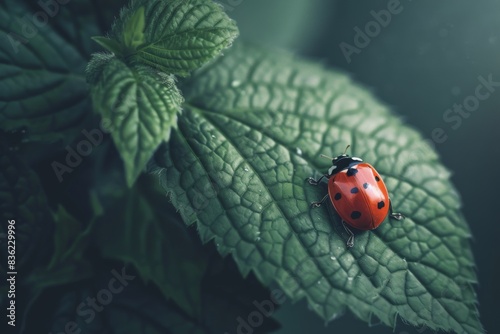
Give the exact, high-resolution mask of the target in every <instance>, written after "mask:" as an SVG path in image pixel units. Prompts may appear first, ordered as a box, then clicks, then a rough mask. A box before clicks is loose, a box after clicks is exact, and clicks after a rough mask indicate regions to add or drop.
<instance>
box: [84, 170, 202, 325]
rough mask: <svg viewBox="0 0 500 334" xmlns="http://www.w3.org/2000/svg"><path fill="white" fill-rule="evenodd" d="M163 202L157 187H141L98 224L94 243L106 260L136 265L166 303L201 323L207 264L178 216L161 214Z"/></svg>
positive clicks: (139, 184) (130, 193)
mask: <svg viewBox="0 0 500 334" xmlns="http://www.w3.org/2000/svg"><path fill="white" fill-rule="evenodd" d="M146 185H148V186H150V188H151V189H148V188H146ZM164 198H165V195H164V193H163V191H162V190H161V191H160V190H155V189H154V183H152V182H149V183H148V182H147V180H146V179H143V180H142V181H138V183H137V184H136V187H134V188H133V189H131V190H129V191H128V192H126V193H125V194H124V195H123V196H122V198H121V199H120V200H118V201H117V202H116V203H115V205H113V206H111V207H110V208H108V209H107V213H106V214H105V215H104V216H102V217H100V218H99V219H98V222H97V223H96V229H95V231H94V235H95V237H94V238H95V240H96V241H97V245H98V248H99V250H100V252H101V254H102V256H103V257H104V258H108V259H115V260H120V261H122V262H125V263H130V264H132V265H133V266H134V267H135V268H137V270H138V271H139V273H140V274H141V277H142V278H143V280H145V281H146V282H148V281H152V282H154V283H155V284H156V285H157V286H158V287H159V288H160V290H161V291H162V293H163V295H164V296H165V297H166V298H169V299H170V298H171V299H172V300H173V301H174V302H175V303H176V304H177V305H179V306H180V307H181V308H182V309H183V311H184V312H186V313H187V314H189V315H190V316H192V317H200V315H201V305H202V303H201V282H202V279H203V277H204V275H205V270H206V267H207V264H208V258H207V256H206V254H204V253H203V252H202V251H201V247H200V246H199V245H198V244H195V243H194V242H193V240H192V239H191V237H190V235H189V234H187V233H186V229H185V227H184V226H183V223H182V221H181V220H180V219H179V218H178V216H177V215H176V214H175V211H173V210H172V212H168V211H166V210H159V209H158V208H160V207H162V206H164V203H163V200H164ZM131 245H133V246H131Z"/></svg>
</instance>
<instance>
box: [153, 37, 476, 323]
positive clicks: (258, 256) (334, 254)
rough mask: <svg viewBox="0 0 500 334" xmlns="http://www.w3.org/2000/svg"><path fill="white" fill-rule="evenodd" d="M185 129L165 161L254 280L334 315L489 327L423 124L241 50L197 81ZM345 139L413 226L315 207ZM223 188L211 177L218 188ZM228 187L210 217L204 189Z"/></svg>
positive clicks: (308, 70)
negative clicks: (313, 180)
mask: <svg viewBox="0 0 500 334" xmlns="http://www.w3.org/2000/svg"><path fill="white" fill-rule="evenodd" d="M185 87H186V88H185V89H184V94H185V97H186V103H185V106H184V109H185V110H184V113H183V117H182V118H181V119H180V120H179V124H178V130H176V131H174V132H173V133H172V138H171V140H170V141H169V142H168V144H165V145H164V146H163V147H162V148H161V149H160V150H159V151H158V152H157V154H156V159H155V161H156V163H157V165H158V167H159V169H157V172H160V178H161V179H162V182H163V184H164V185H165V188H166V190H167V191H168V193H169V194H170V195H171V196H172V201H173V203H174V205H175V206H176V207H177V208H178V209H179V210H180V213H181V214H182V215H183V219H184V221H186V223H191V222H193V221H197V223H198V229H199V232H200V235H201V238H202V240H203V241H204V242H207V241H209V240H211V239H214V240H215V243H216V244H217V245H219V251H220V252H221V253H222V254H228V253H231V254H232V255H233V257H234V259H235V260H236V262H237V263H238V266H239V268H240V270H241V271H242V273H243V274H246V273H248V272H249V271H251V270H253V271H254V272H255V273H256V275H257V277H258V278H259V279H260V280H261V282H262V283H264V284H265V285H269V284H271V283H272V282H276V283H278V284H279V286H280V287H281V288H282V289H283V290H284V291H285V292H286V293H287V294H288V295H289V296H290V297H291V298H292V299H293V300H299V299H301V298H304V297H305V298H306V299H307V300H308V302H309V305H310V307H311V308H312V309H313V310H314V311H315V312H317V313H318V314H319V315H320V316H321V317H322V318H323V319H325V320H327V321H328V320H329V319H331V318H333V317H335V316H336V315H338V314H341V313H343V312H344V311H345V310H346V309H348V310H350V311H351V312H353V313H354V314H355V315H356V316H357V317H359V318H360V319H363V320H365V321H369V320H370V319H373V318H374V317H377V318H379V319H380V320H381V321H382V322H383V323H385V324H387V325H389V326H394V325H395V321H396V319H397V316H400V317H401V318H403V319H404V320H405V321H407V322H409V323H411V324H414V325H426V326H428V327H429V328H431V329H443V330H454V331H456V332H459V333H481V332H482V329H481V324H480V323H479V320H478V313H477V310H476V302H475V293H474V290H473V289H472V287H471V285H470V283H472V282H475V281H476V275H475V273H474V262H473V258H472V253H471V251H470V247H469V245H468V242H467V240H468V238H469V237H470V232H469V229H468V227H467V224H466V222H465V220H464V219H463V217H462V216H461V214H460V212H459V206H460V204H459V197H458V195H457V193H456V191H455V190H454V188H453V186H452V185H451V183H450V182H449V173H448V172H447V170H446V169H445V168H444V167H443V166H442V165H441V164H440V163H439V162H438V160H437V157H436V154H435V153H434V151H432V150H431V149H430V148H429V147H427V146H426V145H424V144H423V141H422V138H421V136H420V135H419V134H417V133H416V132H415V131H414V130H412V129H410V128H408V127H407V126H405V125H403V124H402V123H401V121H400V120H398V119H397V118H395V117H394V116H393V115H392V114H391V113H390V112H389V110H388V109H387V108H386V107H384V106H383V105H381V104H380V103H379V102H378V101H377V100H376V99H375V98H373V97H372V96H371V95H370V94H369V93H367V92H366V91H364V90H363V89H360V88H358V87H356V86H355V85H354V84H353V83H352V82H351V81H350V79H349V78H348V77H347V76H345V75H342V74H340V73H336V72H329V71H325V69H323V68H321V67H318V66H314V65H311V64H308V63H304V62H301V61H297V60H295V59H293V58H292V57H290V56H288V55H285V54H272V53H271V54H270V53H267V52H264V51H261V50H259V49H257V48H247V47H241V46H239V47H233V49H232V50H231V51H230V52H228V54H226V56H225V57H224V58H223V59H220V60H219V61H218V62H217V63H216V64H214V65H212V66H211V67H210V68H208V69H205V70H204V71H203V72H201V73H200V74H199V75H195V76H194V77H193V78H192V79H191V80H190V81H189V82H188V83H186V84H185ZM347 144H351V145H352V151H353V154H354V155H356V156H361V157H363V158H364V159H365V160H366V161H368V162H370V163H372V164H373V165H375V166H376V167H377V169H378V171H379V172H380V173H381V175H383V177H384V179H385V181H386V183H387V186H388V188H389V189H390V192H391V197H392V201H393V205H394V206H395V207H396V208H397V210H398V211H401V212H403V213H404V214H406V216H407V219H406V220H404V221H400V222H398V221H386V222H385V223H384V224H382V225H381V227H379V228H378V229H377V230H375V231H372V232H365V233H359V234H358V235H357V236H356V245H355V247H354V248H352V249H347V248H346V245H345V240H346V236H344V235H342V227H341V225H339V223H340V221H339V219H338V217H337V216H336V215H335V214H334V213H332V212H329V211H328V210H327V209H326V208H321V209H311V207H310V203H311V202H312V201H315V200H318V199H320V198H321V197H322V196H323V195H324V194H325V193H326V187H321V186H320V187H313V186H310V185H309V184H308V183H307V182H306V178H307V177H309V176H311V175H314V174H318V173H320V172H324V171H326V170H327V168H328V165H329V163H328V161H327V160H323V159H321V158H320V157H319V155H320V153H324V154H326V155H330V156H332V155H333V156H335V155H337V154H338V153H340V152H342V151H343V149H344V148H345V146H346V145H347ZM212 180H213V181H212ZM213 182H215V184H216V187H215V188H216V189H217V191H216V195H214V196H211V197H210V198H207V199H206V200H207V202H206V205H205V207H204V208H203V210H199V208H197V201H198V200H197V199H196V195H197V194H199V193H203V189H206V188H207V187H213Z"/></svg>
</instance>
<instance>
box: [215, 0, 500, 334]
mask: <svg viewBox="0 0 500 334" xmlns="http://www.w3.org/2000/svg"><path fill="white" fill-rule="evenodd" d="M220 2H221V3H226V4H230V3H232V4H233V5H234V6H233V7H232V8H228V13H229V15H230V16H231V17H233V18H234V19H236V20H237V21H238V25H239V27H240V30H241V38H242V39H244V40H251V41H258V42H260V43H263V44H266V45H269V46H274V47H276V46H277V47H280V48H285V49H288V50H291V51H292V52H294V53H296V54H297V55H299V56H301V57H305V58H309V59H310V60H312V61H316V62H321V63H323V64H325V65H327V66H331V67H335V68H340V69H342V70H343V71H345V72H348V73H350V74H351V75H352V76H353V77H354V78H355V80H356V81H358V82H359V83H360V84H362V85H364V86H365V87H367V88H368V89H370V90H371V91H373V92H374V94H376V95H377V96H378V97H379V98H380V99H381V100H382V101H384V102H385V103H387V104H388V105H390V106H392V107H393V109H394V111H395V112H396V113H397V114H398V115H400V116H401V117H402V118H403V119H404V120H405V121H406V122H407V124H409V125H411V126H414V127H415V128H417V129H419V130H420V132H421V133H422V134H423V136H424V137H425V138H429V139H430V138H431V132H432V131H433V129H435V128H442V129H443V130H444V131H445V133H446V135H447V140H446V141H445V142H444V143H441V144H436V149H437V150H438V152H439V153H440V155H441V157H442V162H443V163H444V164H445V165H446V166H447V167H448V168H449V169H450V170H451V171H452V172H453V176H452V178H453V182H454V184H455V186H456V187H457V188H458V190H459V192H460V194H461V195H462V199H463V210H464V214H465V216H466V218H467V221H468V223H469V225H470V227H471V229H472V233H473V235H474V240H473V241H472V248H473V252H474V255H475V258H476V263H477V267H478V274H479V282H480V284H479V286H478V287H477V291H478V296H479V303H480V305H479V310H480V313H481V319H482V322H483V325H484V326H485V328H486V330H487V331H488V332H489V333H494V332H496V330H495V328H497V327H498V326H495V324H497V323H498V319H495V318H496V317H498V315H497V314H496V312H497V311H498V310H499V307H498V302H499V297H500V288H499V283H498V282H500V252H499V249H498V246H497V245H498V243H499V240H498V235H499V232H500V224H499V223H500V218H499V214H498V211H497V210H498V209H500V205H499V204H498V203H499V199H500V196H499V189H500V188H499V186H500V180H499V178H500V177H499V176H498V173H499V171H498V170H499V169H500V167H498V166H500V148H499V145H500V128H499V125H500V113H499V106H500V87H499V88H498V91H495V92H494V93H493V94H492V95H491V97H490V98H489V99H487V100H485V101H483V102H481V104H480V106H479V108H478V109H477V110H476V111H474V112H473V113H472V114H471V116H470V117H469V118H467V119H463V122H462V124H461V126H460V127H458V128H457V129H456V130H454V129H452V128H451V126H450V125H451V124H450V123H446V122H445V121H444V120H443V114H444V112H445V110H446V109H448V108H451V107H452V106H453V104H455V103H459V104H461V103H462V102H463V101H464V99H465V98H466V97H467V96H469V95H473V94H474V91H475V88H476V86H477V85H478V84H479V81H478V77H479V76H483V77H485V78H487V77H488V75H490V74H491V75H492V76H493V80H495V81H499V82H500V1H494V0H476V1H465V0H442V1H435V0H421V1H417V0H414V1H411V0H402V1H401V6H402V8H403V10H402V12H401V13H400V14H398V15H394V16H392V20H391V22H390V24H389V25H388V26H387V27H385V28H382V30H381V32H380V34H379V35H378V36H376V37H374V38H373V39H372V40H371V42H370V44H369V45H368V46H367V47H366V48H364V49H362V51H361V53H360V54H354V55H353V56H352V62H351V63H350V64H348V63H347V61H346V59H345V58H344V56H343V54H342V52H341V50H340V47H339V44H340V43H341V42H346V43H349V44H353V39H354V34H355V32H354V30H353V29H354V27H356V26H358V27H360V28H361V29H364V26H365V25H366V24H367V23H368V22H369V21H371V20H373V18H372V16H371V15H370V11H372V10H374V11H379V10H382V9H386V8H387V5H388V3H389V0H364V1H360V0H358V1H347V0H338V1H334V0H307V1H303V0H273V1H269V0H240V1H235V0H232V1H229V0H222V1H220ZM277 317H278V319H279V320H281V321H282V322H283V324H284V326H283V328H282V330H281V331H280V332H279V333H281V334H296V333H297V334H298V333H301V334H302V333H317V334H321V333H332V332H342V333H344V332H349V333H390V332H392V330H391V329H390V328H387V327H384V326H375V327H372V328H367V325H366V323H364V322H361V321H359V320H357V319H355V318H354V317H353V316H352V315H350V314H346V315H345V316H343V317H341V318H340V319H337V320H335V321H333V322H331V323H329V324H328V325H327V326H326V327H325V325H324V324H323V322H322V321H321V319H320V318H319V317H317V316H316V315H315V314H313V312H311V311H309V310H308V309H307V306H306V304H305V302H300V303H298V304H297V305H291V304H285V305H284V306H283V307H282V309H281V310H280V311H279V312H278V314H277ZM394 332H395V333H398V334H405V333H431V331H430V330H424V329H420V330H418V329H414V328H411V327H408V326H405V325H404V324H403V323H402V322H401V321H399V322H398V326H397V327H396V329H395V331H394Z"/></svg>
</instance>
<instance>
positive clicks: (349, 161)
mask: <svg viewBox="0 0 500 334" xmlns="http://www.w3.org/2000/svg"><path fill="white" fill-rule="evenodd" d="M350 146H351V145H347V147H346V149H345V151H344V153H343V154H341V155H338V156H336V157H335V158H330V157H327V156H326V155H321V156H322V157H323V158H327V159H332V167H330V168H329V169H328V175H334V174H336V173H338V172H340V171H341V170H344V169H347V168H349V167H351V166H353V165H357V164H359V163H360V162H362V161H363V160H361V159H360V158H357V157H350V156H349V155H348V154H346V152H347V149H348V148H349V147H350Z"/></svg>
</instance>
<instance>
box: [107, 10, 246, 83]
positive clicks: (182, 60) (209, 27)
mask: <svg viewBox="0 0 500 334" xmlns="http://www.w3.org/2000/svg"><path fill="white" fill-rule="evenodd" d="M143 17H144V20H142V18H143ZM144 22H145V26H144V36H142V35H140V32H142V28H143V26H142V24H141V23H144ZM131 32H134V34H133V35H132V33H131ZM237 35H238V28H237V27H236V24H235V22H234V21H232V20H231V19H230V18H229V17H228V16H227V15H226V14H225V13H224V12H223V10H222V8H221V6H219V5H218V4H216V3H214V2H213V1H207V0H154V1H144V0H142V1H135V2H132V4H131V6H130V7H129V8H126V9H125V10H123V11H122V13H121V16H120V18H119V19H118V21H117V22H116V23H115V24H114V25H113V29H112V32H111V37H112V38H114V39H116V40H117V41H119V42H120V43H121V44H123V45H130V46H133V47H134V48H133V49H134V50H135V51H133V50H131V51H129V54H128V55H127V59H130V60H133V61H137V62H139V63H142V64H145V65H149V66H152V67H155V68H158V69H160V70H161V71H164V72H167V73H172V74H176V75H180V76H187V75H188V74H189V72H191V71H193V70H195V69H197V68H198V67H200V66H202V65H203V64H205V63H206V62H208V61H209V60H211V59H212V58H214V57H216V56H218V55H219V54H220V53H221V51H222V50H223V49H225V48H227V47H228V46H229V45H231V43H232V42H233V40H234V39H235V38H236V36H237ZM132 40H134V42H133V43H132V42H131V41H132ZM143 40H144V43H142V41H143Z"/></svg>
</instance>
